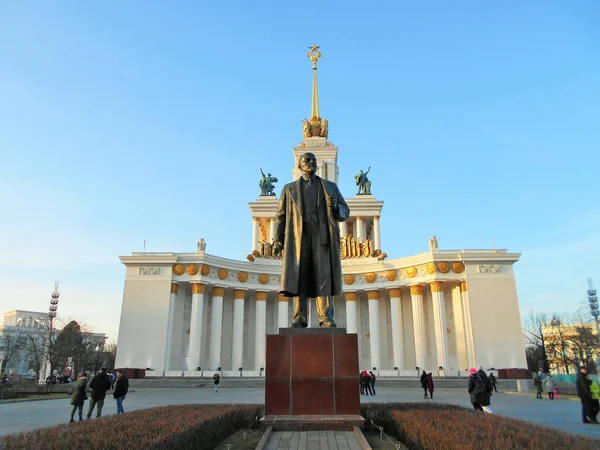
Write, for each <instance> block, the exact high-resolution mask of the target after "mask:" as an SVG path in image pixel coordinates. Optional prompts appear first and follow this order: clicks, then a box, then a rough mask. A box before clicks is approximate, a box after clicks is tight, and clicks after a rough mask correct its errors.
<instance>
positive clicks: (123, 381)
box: [113, 370, 129, 414]
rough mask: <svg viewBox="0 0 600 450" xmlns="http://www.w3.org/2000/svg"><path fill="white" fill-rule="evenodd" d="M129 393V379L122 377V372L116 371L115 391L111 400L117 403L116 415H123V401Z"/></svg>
mask: <svg viewBox="0 0 600 450" xmlns="http://www.w3.org/2000/svg"><path fill="white" fill-rule="evenodd" d="M127 391H129V379H128V378H127V377H126V376H125V375H123V372H121V371H120V370H117V379H116V381H115V390H114V391H113V398H114V399H115V400H116V401H117V414H121V413H124V412H125V410H124V409H123V401H124V400H125V396H126V395H127Z"/></svg>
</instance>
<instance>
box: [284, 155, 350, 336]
mask: <svg viewBox="0 0 600 450" xmlns="http://www.w3.org/2000/svg"><path fill="white" fill-rule="evenodd" d="M298 168H299V169H300V171H301V172H302V176H301V177H300V178H298V179H297V180H296V181H294V182H292V183H288V184H286V185H285V186H284V187H283V190H282V191H281V196H280V197H279V206H278V208H277V212H276V213H275V218H276V228H275V238H274V240H273V255H274V256H279V255H282V251H283V267H282V273H281V289H280V291H279V292H280V293H281V294H282V295H283V296H285V297H293V305H294V318H293V320H292V327H307V326H308V321H307V318H308V312H307V311H308V309H307V308H308V299H309V298H315V302H316V305H317V313H318V315H319V325H320V326H321V327H323V328H333V327H336V323H335V321H334V310H333V296H334V295H340V294H342V263H341V259H340V230H339V226H338V222H343V221H345V220H346V219H347V218H348V217H349V216H350V209H349V208H348V205H347V204H346V201H345V200H344V197H342V194H341V193H340V191H339V189H338V187H337V185H336V184H335V183H333V182H331V181H328V180H325V179H322V178H320V177H318V176H317V175H316V170H317V157H316V156H315V155H314V154H313V153H304V154H303V155H301V156H300V158H298Z"/></svg>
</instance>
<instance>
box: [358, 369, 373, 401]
mask: <svg viewBox="0 0 600 450" xmlns="http://www.w3.org/2000/svg"><path fill="white" fill-rule="evenodd" d="M360 383H361V386H362V388H363V392H364V394H365V395H369V394H371V395H373V391H372V390H371V375H369V372H367V369H365V370H363V372H362V374H361V376H360Z"/></svg>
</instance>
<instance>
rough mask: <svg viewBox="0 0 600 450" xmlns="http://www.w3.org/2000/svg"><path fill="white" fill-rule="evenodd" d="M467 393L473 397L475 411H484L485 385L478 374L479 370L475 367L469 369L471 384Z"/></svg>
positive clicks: (472, 402)
mask: <svg viewBox="0 0 600 450" xmlns="http://www.w3.org/2000/svg"><path fill="white" fill-rule="evenodd" d="M467 391H468V392H469V395H470V397H471V404H472V405H473V409H474V410H475V411H483V408H482V406H481V402H482V399H483V394H484V393H485V385H484V384H483V380H482V379H481V377H480V376H479V374H478V373H477V369H476V368H475V367H471V368H470V369H469V383H468V386H467Z"/></svg>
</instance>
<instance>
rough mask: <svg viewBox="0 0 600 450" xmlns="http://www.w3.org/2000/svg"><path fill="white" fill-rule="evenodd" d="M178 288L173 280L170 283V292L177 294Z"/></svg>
mask: <svg viewBox="0 0 600 450" xmlns="http://www.w3.org/2000/svg"><path fill="white" fill-rule="evenodd" d="M178 290H179V285H178V284H177V283H175V282H172V283H171V294H175V295H177V291H178Z"/></svg>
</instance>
